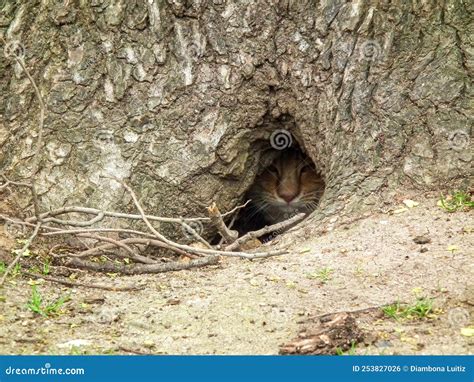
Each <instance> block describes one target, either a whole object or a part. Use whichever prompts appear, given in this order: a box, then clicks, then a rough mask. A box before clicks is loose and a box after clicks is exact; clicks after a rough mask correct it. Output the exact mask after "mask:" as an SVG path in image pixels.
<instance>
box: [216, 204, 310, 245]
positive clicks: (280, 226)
mask: <svg viewBox="0 0 474 382" xmlns="http://www.w3.org/2000/svg"><path fill="white" fill-rule="evenodd" d="M305 216H306V215H305V214H303V213H301V214H298V215H295V216H293V217H292V218H291V219H288V220H285V221H282V222H280V223H277V224H273V225H269V226H265V227H263V228H262V229H259V230H257V231H251V232H247V233H246V234H245V235H244V236H241V237H239V238H238V239H237V240H236V241H235V242H233V243H232V244H230V245H228V246H227V247H225V250H226V251H232V250H234V249H237V248H239V247H240V246H241V245H242V244H244V243H245V242H247V241H249V240H252V239H255V238H257V237H260V236H262V235H266V234H267V233H271V232H275V231H279V230H283V229H285V228H288V227H289V226H291V225H293V224H294V223H296V222H298V221H300V220H302V219H303V218H304V217H305Z"/></svg>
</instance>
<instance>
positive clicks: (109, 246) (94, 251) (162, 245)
mask: <svg viewBox="0 0 474 382" xmlns="http://www.w3.org/2000/svg"><path fill="white" fill-rule="evenodd" d="M119 243H122V244H143V245H148V246H150V245H151V246H153V247H159V248H165V249H169V250H173V251H174V252H176V253H178V254H180V255H182V256H186V257H192V258H194V256H192V255H190V254H189V253H187V252H186V251H182V250H180V249H174V248H171V246H169V245H167V244H166V243H163V242H161V241H159V240H156V239H145V238H138V237H131V238H128V239H123V240H120V241H119ZM116 246H118V245H116V244H115V243H114V244H105V245H102V246H99V247H95V248H91V249H88V250H87V251H84V252H81V253H78V254H75V255H71V254H68V255H57V256H56V257H58V258H60V257H69V256H72V257H88V256H94V255H96V254H97V253H98V252H101V251H106V250H110V249H112V248H114V247H116ZM138 256H139V257H140V258H143V260H145V259H147V260H145V261H143V260H138V261H139V262H141V263H144V264H152V263H156V261H152V260H150V259H148V258H147V257H144V256H140V255H138ZM134 260H136V259H134Z"/></svg>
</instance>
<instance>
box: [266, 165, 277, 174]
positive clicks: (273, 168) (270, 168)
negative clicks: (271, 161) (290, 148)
mask: <svg viewBox="0 0 474 382" xmlns="http://www.w3.org/2000/svg"><path fill="white" fill-rule="evenodd" d="M267 170H268V172H270V173H272V174H274V175H275V176H278V175H279V171H278V167H277V166H274V165H271V166H269V167H268V169H267Z"/></svg>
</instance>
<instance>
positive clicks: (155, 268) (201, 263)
mask: <svg viewBox="0 0 474 382" xmlns="http://www.w3.org/2000/svg"><path fill="white" fill-rule="evenodd" d="M218 262H219V258H218V257H217V256H207V257H203V258H199V259H193V260H190V261H189V262H187V263H184V262H179V261H174V262H170V263H166V264H130V265H121V264H111V263H102V264H99V263H94V262H92V261H87V260H81V259H77V258H68V259H66V260H65V263H64V265H66V266H68V267H71V268H80V269H87V270H90V271H95V272H105V273H121V274H124V275H139V274H143V273H163V272H171V271H181V270H184V269H191V268H198V267H205V266H207V265H215V264H217V263H218Z"/></svg>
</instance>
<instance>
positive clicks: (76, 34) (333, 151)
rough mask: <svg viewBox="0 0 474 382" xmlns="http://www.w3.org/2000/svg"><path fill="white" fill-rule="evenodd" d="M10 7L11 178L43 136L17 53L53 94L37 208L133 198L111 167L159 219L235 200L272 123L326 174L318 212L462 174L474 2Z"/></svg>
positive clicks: (3, 139)
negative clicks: (40, 132) (111, 177)
mask: <svg viewBox="0 0 474 382" xmlns="http://www.w3.org/2000/svg"><path fill="white" fill-rule="evenodd" d="M0 4H1V6H0V8H1V15H0V30H1V33H2V34H3V36H4V39H5V41H6V44H5V43H4V44H3V48H4V53H5V54H4V55H1V57H0V88H1V92H0V99H1V102H0V116H1V122H0V147H1V154H0V172H4V173H5V174H6V175H7V176H8V177H9V178H12V179H13V180H21V179H27V178H29V177H30V176H31V156H32V153H33V152H34V150H35V144H36V142H37V140H36V137H37V134H38V130H37V126H38V114H39V109H38V108H39V106H38V100H37V99H36V98H35V95H34V91H33V88H32V87H31V85H30V83H29V81H28V78H27V77H26V75H25V72H24V71H23V70H22V69H21V67H20V66H19V65H18V63H15V60H12V59H11V51H12V49H13V50H15V52H17V53H18V54H20V55H24V60H25V62H26V66H27V68H28V69H29V71H30V72H31V75H32V77H33V78H34V79H35V81H36V82H37V84H38V87H39V89H40V91H41V93H42V95H43V97H44V99H45V103H46V109H47V113H46V119H45V124H44V147H43V148H42V151H41V153H42V157H41V162H40V169H39V173H38V177H37V183H38V191H39V196H40V202H41V207H42V208H43V209H46V208H53V207H58V206H62V205H65V204H82V205H88V206H91V207H99V208H103V209H113V210H127V209H131V208H132V205H131V204H130V199H129V197H128V194H127V193H126V192H124V190H123V188H122V187H121V186H120V185H119V184H118V183H117V182H115V181H114V180H112V179H110V178H104V177H103V176H106V175H113V176H115V177H118V178H121V179H125V180H127V182H128V183H129V184H130V186H131V187H132V188H133V189H135V190H136V191H137V194H138V195H139V196H140V198H141V202H142V203H143V205H144V207H145V208H146V210H147V212H149V213H154V214H157V215H164V216H184V215H203V214H204V213H205V208H204V207H206V206H208V205H210V204H211V201H216V202H217V205H218V206H219V208H220V210H221V211H225V210H229V209H231V208H232V207H234V206H236V205H237V204H238V203H240V202H241V201H242V198H243V196H244V194H245V192H246V190H247V189H248V188H249V186H250V185H251V184H252V182H253V179H254V177H255V174H256V172H257V169H258V167H259V165H260V152H261V150H262V148H265V147H271V145H272V144H274V143H275V142H272V141H271V140H270V138H271V137H273V138H274V137H275V131H277V130H280V131H279V133H281V134H287V135H286V138H289V139H292V140H294V141H296V142H298V144H299V145H300V146H301V147H302V148H303V149H304V150H305V151H306V152H307V153H308V155H309V156H310V157H311V159H312V160H313V161H314V163H315V165H316V167H317V168H318V169H319V170H320V171H321V172H322V174H323V176H324V178H325V182H326V191H325V193H324V196H323V199H322V201H321V204H320V211H319V212H321V213H324V214H331V213H335V212H343V211H353V210H354V209H359V208H362V207H364V206H366V205H367V204H371V203H376V202H378V201H379V200H380V197H379V195H384V197H390V195H391V192H393V191H394V190H397V189H398V188H400V187H402V188H413V187H417V188H420V189H433V188H439V187H441V186H444V187H445V186H447V185H448V186H450V187H459V186H462V185H463V184H464V185H465V184H466V183H467V182H468V178H469V176H470V173H471V169H470V163H471V160H472V147H471V146H470V138H471V133H472V127H471V125H472V110H473V109H472V106H473V105H472V87H471V77H470V76H472V73H473V65H474V64H473V50H472V45H470V42H471V41H470V39H471V37H470V36H472V35H474V31H473V30H472V29H473V24H472V23H470V20H471V17H472V14H473V12H474V6H473V3H472V2H468V1H462V0H447V1H442V0H441V1H434V0H433V1H415V0H413V1H411V2H407V1H400V2H396V1H392V2H390V1H376V0H372V1H369V0H367V1H353V2H346V1H342V0H333V1H329V0H328V1H318V0H298V1H296V0H279V1H278V0H268V1H231V0H227V1H226V0H214V1H206V0H201V1H199V0H196V1H185V0H169V1H164V0H148V1H145V0H91V1H84V0H65V1H63V3H62V4H58V3H57V2H55V1H48V0H43V1H30V0H28V1H27V0H21V1H17V0H3V1H1V2H0ZM272 133H273V136H272ZM283 138H285V137H283ZM17 197H18V198H19V200H21V203H22V206H23V207H26V206H27V205H29V204H31V200H29V199H28V200H27V199H26V198H25V197H23V196H22V195H20V194H18V195H17ZM128 206H130V207H128Z"/></svg>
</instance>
